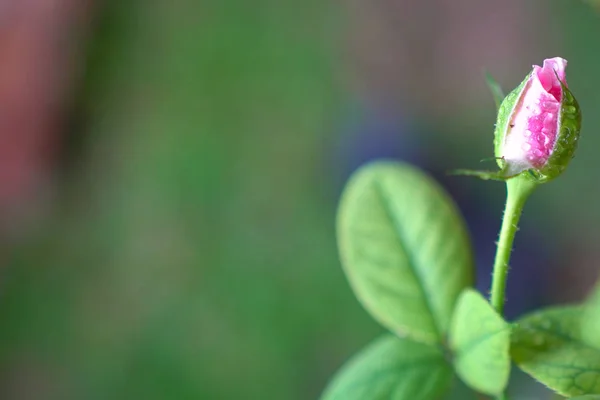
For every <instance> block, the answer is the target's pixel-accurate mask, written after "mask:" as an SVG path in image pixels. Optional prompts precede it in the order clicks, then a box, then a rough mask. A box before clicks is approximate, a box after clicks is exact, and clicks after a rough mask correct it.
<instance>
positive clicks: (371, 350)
mask: <svg viewBox="0 0 600 400" xmlns="http://www.w3.org/2000/svg"><path fill="white" fill-rule="evenodd" d="M451 378H452V368H451V367H450V365H449V364H448V362H447V361H446V360H445V358H444V353H443V351H442V350H441V349H440V348H437V347H435V346H429V345H426V344H422V343H417V342H413V341H412V340H410V339H401V338H398V337H396V336H394V335H390V334H386V335H385V336H383V337H381V338H379V339H377V340H376V341H375V342H373V343H371V344H370V345H368V346H367V347H366V348H365V349H363V350H362V351H361V352H359V353H358V354H357V355H356V356H354V357H353V358H352V359H350V361H348V363H347V364H346V365H345V366H344V367H342V369H341V370H340V371H339V372H338V373H337V375H336V376H335V377H334V378H333V379H332V381H331V383H330V384H329V386H328V388H327V389H326V390H325V392H324V394H323V396H322V398H321V400H428V399H437V398H439V396H440V395H441V394H442V393H443V392H444V390H446V389H448V386H449V382H450V381H451Z"/></svg>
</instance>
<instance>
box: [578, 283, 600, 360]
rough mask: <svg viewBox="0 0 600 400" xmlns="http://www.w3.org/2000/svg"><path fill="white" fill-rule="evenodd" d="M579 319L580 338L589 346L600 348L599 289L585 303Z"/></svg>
mask: <svg viewBox="0 0 600 400" xmlns="http://www.w3.org/2000/svg"><path fill="white" fill-rule="evenodd" d="M583 313H584V314H583V317H582V319H581V337H582V339H583V341H584V342H586V343H587V344H589V345H590V346H594V347H596V348H600V287H598V288H596V290H594V292H592V295H591V296H590V297H589V299H588V300H587V301H586V302H585V305H584V311H583Z"/></svg>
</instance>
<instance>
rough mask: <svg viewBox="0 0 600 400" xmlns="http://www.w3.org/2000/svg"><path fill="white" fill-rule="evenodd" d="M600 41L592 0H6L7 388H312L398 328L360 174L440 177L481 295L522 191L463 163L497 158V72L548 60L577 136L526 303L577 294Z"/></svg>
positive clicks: (1, 71) (533, 217) (2, 230)
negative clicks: (458, 172) (391, 326)
mask: <svg viewBox="0 0 600 400" xmlns="http://www.w3.org/2000/svg"><path fill="white" fill-rule="evenodd" d="M599 38H600V8H599V7H597V6H595V4H594V2H583V1H566V0H553V1H549V0H536V1H534V0H531V1H526V2H525V1H521V0H504V1H495V2H487V1H485V2H482V1H479V0H460V1H459V0H453V1H449V0H429V1H421V0H372V1H359V0H350V1H346V2H336V1H323V0H305V1H291V0H256V1H252V2H250V1H246V0H201V1H193V0H173V1H142V0H128V1H123V0H85V1H83V0H2V1H1V2H0V54H1V55H2V56H1V57H0V59H1V61H0V262H1V263H2V265H1V270H0V398H2V399H6V400H13V399H14V400H17V399H18V400H29V399H31V400H38V399H39V400H46V399H47V400H50V399H52V400H54V399H56V400H63V399H65V400H70V399H74V400H79V399H84V400H87V399H90V400H96V399H98V400H105V399H148V400H152V399H207V400H212V399H217V400H218V399H225V400H228V399H243V400H244V399H286V400H288V399H289V400H305V399H314V398H316V397H317V396H318V395H319V393H320V392H321V390H322V389H323V387H324V386H325V384H326V382H327V380H328V378H329V377H330V376H331V375H332V374H333V373H334V371H335V370H336V369H337V368H338V367H339V366H340V365H341V364H342V363H343V362H344V361H345V360H346V359H347V358H348V357H349V356H350V355H351V354H352V353H354V352H355V351H357V350H358V349H360V348H361V347H363V346H364V345H365V344H366V343H368V342H369V341H370V340H372V339H373V338H374V337H376V336H377V335H378V334H379V333H380V332H382V328H380V327H379V326H378V325H377V324H376V323H375V322H374V321H373V320H372V319H371V318H370V317H369V316H368V315H367V313H366V312H365V311H364V310H363V309H362V308H361V307H360V305H359V303H358V302H357V301H356V300H355V298H354V297H353V295H352V293H351V291H350V289H349V287H348V285H347V282H346V280H345V277H344V276H343V274H342V271H341V268H340V265H339V262H338V259H337V252H336V245H335V232H334V220H335V210H336V204H337V200H338V197H339V195H340V191H341V190H342V188H343V185H344V182H345V180H346V179H347V178H348V176H349V175H350V173H351V172H352V171H353V170H354V169H356V168H357V167H358V166H359V165H361V164H362V163H364V162H366V161H368V160H371V159H375V158H381V157H386V158H394V159H398V160H405V161H408V162H411V163H414V164H417V165H419V166H421V167H422V168H424V169H426V170H427V171H429V172H430V173H431V174H433V175H434V176H435V177H436V178H437V179H439V180H440V181H441V182H442V184H443V185H444V186H445V187H446V188H447V189H448V191H450V193H451V194H452V195H453V196H454V197H455V199H456V201H457V203H458V205H459V207H460V208H461V210H462V211H463V212H464V214H465V218H466V219H467V222H468V224H469V227H470V230H471V234H472V237H473V240H474V242H475V245H476V252H477V260H478V261H477V264H478V278H477V281H478V287H479V288H480V289H481V290H482V291H483V292H486V291H487V290H488V286H489V283H490V269H491V263H492V259H493V253H494V246H495V244H494V241H495V239H496V235H497V231H498V229H499V226H500V217H501V213H502V207H503V201H504V187H503V185H502V184H500V183H494V182H483V181H479V180H476V179H470V178H464V177H449V176H447V175H446V173H445V171H448V170H451V169H454V168H479V167H480V164H479V160H480V159H482V158H486V157H490V156H491V155H492V144H491V142H492V131H493V124H494V122H495V121H494V119H495V110H494V104H493V101H492V97H491V95H490V94H489V93H488V90H487V88H486V86H485V83H484V79H483V71H488V72H489V73H491V74H492V75H493V76H495V77H496V79H497V80H498V81H499V82H500V83H501V84H502V85H503V87H504V88H505V89H507V90H510V89H512V88H513V87H515V86H516V85H517V84H518V83H519V82H520V81H521V80H522V79H523V77H524V76H525V75H526V74H527V73H528V72H529V70H530V68H531V65H532V64H534V63H538V64H539V63H541V61H542V60H543V59H544V58H548V57H554V56H562V57H564V58H566V59H568V60H569V67H568V78H567V79H568V83H569V85H570V87H571V89H572V91H573V92H574V94H575V95H576V97H577V98H578V100H579V102H580V104H581V108H582V112H583V116H584V117H583V118H584V119H583V134H582V139H581V141H580V143H581V145H580V149H579V150H578V152H577V155H576V158H575V160H574V161H573V162H572V164H571V166H570V168H569V170H568V171H567V172H566V173H565V174H564V176H562V177H561V178H560V179H559V180H557V181H556V182H553V183H552V184H549V185H545V186H544V187H543V188H541V189H540V190H538V191H537V192H536V194H535V195H534V196H533V197H532V199H531V200H530V202H529V203H528V205H527V208H526V212H525V215H524V218H523V221H522V229H521V231H520V232H519V235H518V237H517V244H516V250H515V253H514V258H513V262H512V267H513V268H512V271H511V274H510V276H509V293H508V313H509V316H510V317H511V318H513V317H516V316H517V315H519V314H521V313H523V312H525V311H527V310H530V309H532V308H535V307H539V306H541V305H544V304H553V303H558V302H567V301H576V300H580V299H582V298H584V297H585V295H586V293H587V292H588V291H589V290H590V288H591V287H592V286H593V284H594V282H595V280H596V278H597V276H598V271H599V270H600V246H598V243H599V241H600V208H599V207H598V204H599V202H600V180H599V176H600V174H599V172H600V161H599V155H600V135H598V134H597V132H600V112H598V110H600V95H599V93H600V76H599V74H598V71H600V41H599ZM490 167H493V164H492V165H490ZM515 382H516V386H515V388H513V389H512V390H513V391H515V392H516V391H517V390H518V391H519V392H520V393H521V395H520V397H515V398H516V399H527V398H530V399H541V398H550V397H549V395H548V394H547V393H545V392H543V391H542V389H541V388H540V387H539V386H537V385H535V384H532V383H531V382H529V381H527V380H526V379H524V378H523V377H522V376H519V375H518V374H517V375H516V376H515ZM455 390H456V393H455V394H454V395H453V397H450V398H455V399H470V398H471V397H469V396H468V395H467V394H465V393H464V392H461V387H460V384H458V383H457V385H456V389H455ZM527 396H529V397H527Z"/></svg>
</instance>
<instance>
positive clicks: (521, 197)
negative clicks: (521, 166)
mask: <svg viewBox="0 0 600 400" xmlns="http://www.w3.org/2000/svg"><path fill="white" fill-rule="evenodd" d="M536 186H537V183H536V182H534V181H533V180H531V179H529V177H527V176H524V175H519V176H516V177H514V178H511V179H509V180H507V181H506V192H507V195H506V207H505V208H504V218H503V219H502V227H501V228H500V238H499V239H498V248H497V250H496V259H495V260H494V272H493V273H492V292H491V296H490V302H491V303H492V306H493V307H494V309H496V311H497V312H498V314H500V315H501V316H502V315H503V313H504V297H505V296H504V295H505V292H506V277H507V275H508V262H509V261H510V253H511V252H512V246H513V242H514V240H515V235H516V233H517V231H518V230H519V219H520V218H521V213H522V212H523V207H524V206H525V202H526V201H527V198H528V197H529V195H530V194H531V193H532V192H533V190H534V189H535V188H536ZM507 399H508V396H507V395H506V393H501V394H500V395H498V396H497V397H496V400H507Z"/></svg>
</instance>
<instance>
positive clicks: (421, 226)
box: [337, 162, 473, 343]
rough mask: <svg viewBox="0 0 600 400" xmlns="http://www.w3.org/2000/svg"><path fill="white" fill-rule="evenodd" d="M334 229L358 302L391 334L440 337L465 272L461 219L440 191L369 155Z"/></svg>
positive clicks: (466, 281)
mask: <svg viewBox="0 0 600 400" xmlns="http://www.w3.org/2000/svg"><path fill="white" fill-rule="evenodd" d="M337 229H338V243H339V248H340V254H341V259H342V264H343V266H344V270H345V272H346V275H347V276H348V279H349V281H350V284H351V286H352V288H353V289H354V292H355V293H356V296H357V297H358V299H359V300H360V301H361V302H362V303H363V305H364V307H365V308H366V309H367V310H368V311H369V312H370V313H371V314H372V315H373V316H374V317H375V319H376V320H378V321H379V322H380V323H381V324H383V325H384V326H386V327H387V328H389V329H390V330H392V331H393V332H395V333H397V334H398V335H399V336H408V337H410V338H413V339H415V340H418V341H423V342H429V343H436V342H440V341H441V340H442V338H443V336H444V335H445V333H447V330H448V325H449V323H450V318H451V316H452V311H453V309H454V304H455V303H456V299H457V297H458V295H459V294H460V292H461V291H462V289H464V288H465V287H467V286H470V284H471V282H472V275H473V272H472V271H473V260H472V252H471V246H470V242H469V239H468V235H467V232H466V229H465V225H464V223H463V221H462V219H461V217H460V216H459V214H458V212H457V209H456V207H455V206H454V204H453V203H452V201H451V200H450V198H449V197H448V196H447V195H446V193H444V191H443V190H442V189H441V188H440V187H439V186H438V185H437V184H436V183H435V182H434V181H433V180H432V179H431V178H429V177H428V176H427V175H425V174H424V173H422V172H421V171H419V170H418V169H416V168H414V167H411V166H409V165H406V164H400V163H395V162H376V163H373V164H370V165H367V166H365V167H362V168H361V169H360V170H359V171H358V172H356V173H355V175H354V176H353V177H352V178H351V180H350V182H349V183H348V185H347V187H346V189H345V191H344V193H343V195H342V200H341V204H340V209H339V214H338V224H337Z"/></svg>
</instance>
